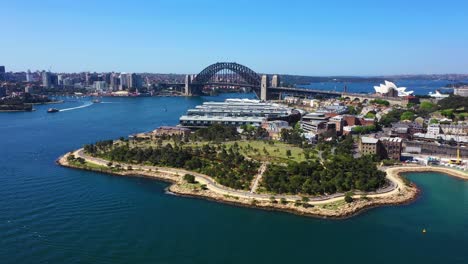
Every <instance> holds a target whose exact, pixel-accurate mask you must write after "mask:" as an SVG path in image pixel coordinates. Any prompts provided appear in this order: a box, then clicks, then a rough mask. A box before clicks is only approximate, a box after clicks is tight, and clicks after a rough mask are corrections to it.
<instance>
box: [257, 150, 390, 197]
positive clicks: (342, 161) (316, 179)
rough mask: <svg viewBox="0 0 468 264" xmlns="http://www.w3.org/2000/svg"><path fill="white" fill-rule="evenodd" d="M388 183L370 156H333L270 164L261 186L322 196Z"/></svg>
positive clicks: (278, 191) (370, 189)
mask: <svg viewBox="0 0 468 264" xmlns="http://www.w3.org/2000/svg"><path fill="white" fill-rule="evenodd" d="M384 184H385V173H384V172H382V171H380V170H378V169H377V167H376V166H375V164H374V163H373V161H372V158H371V157H368V156H364V157H361V158H358V159H354V158H353V157H352V156H351V155H332V156H331V157H330V158H329V159H328V160H326V161H324V162H323V163H320V162H318V161H306V162H301V163H295V162H291V163H289V164H288V165H287V166H282V165H273V164H272V165H269V166H268V169H267V171H266V172H265V174H264V175H263V181H262V185H263V187H265V188H266V190H267V191H270V192H274V193H290V194H308V195H319V194H320V195H323V194H333V193H336V192H347V191H351V190H361V191H374V190H376V189H378V188H380V187H382V186H383V185H384Z"/></svg>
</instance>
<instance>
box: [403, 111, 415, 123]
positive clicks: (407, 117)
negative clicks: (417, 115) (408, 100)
mask: <svg viewBox="0 0 468 264" xmlns="http://www.w3.org/2000/svg"><path fill="white" fill-rule="evenodd" d="M400 120H402V121H404V120H410V121H413V120H414V113H413V112H411V111H406V112H403V114H401V117H400Z"/></svg>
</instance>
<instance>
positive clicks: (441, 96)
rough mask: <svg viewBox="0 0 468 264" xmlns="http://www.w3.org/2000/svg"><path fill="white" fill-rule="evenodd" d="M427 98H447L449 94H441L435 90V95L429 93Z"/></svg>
mask: <svg viewBox="0 0 468 264" xmlns="http://www.w3.org/2000/svg"><path fill="white" fill-rule="evenodd" d="M429 96H430V97H432V98H439V99H440V98H447V97H449V96H450V95H449V94H443V93H441V92H440V91H439V90H436V91H435V93H432V92H429Z"/></svg>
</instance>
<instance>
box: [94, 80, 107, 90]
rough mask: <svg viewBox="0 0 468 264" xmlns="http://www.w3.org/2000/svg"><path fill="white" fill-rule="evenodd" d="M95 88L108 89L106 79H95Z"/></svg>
mask: <svg viewBox="0 0 468 264" xmlns="http://www.w3.org/2000/svg"><path fill="white" fill-rule="evenodd" d="M93 86H94V87H93V88H94V89H96V90H97V91H105V90H107V83H106V82H105V81H95V82H94V83H93Z"/></svg>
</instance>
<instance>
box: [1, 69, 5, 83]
mask: <svg viewBox="0 0 468 264" xmlns="http://www.w3.org/2000/svg"><path fill="white" fill-rule="evenodd" d="M3 81H5V66H0V82H3Z"/></svg>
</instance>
